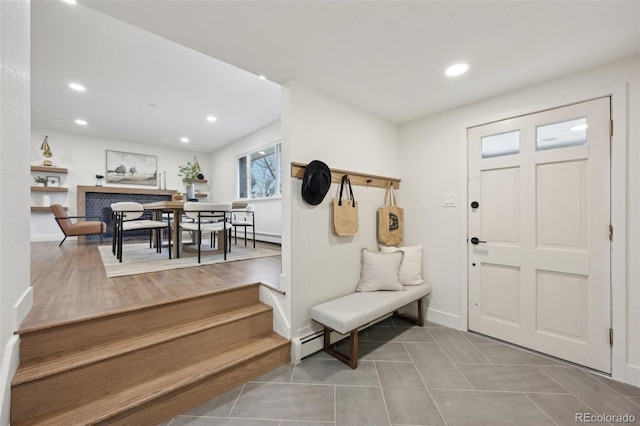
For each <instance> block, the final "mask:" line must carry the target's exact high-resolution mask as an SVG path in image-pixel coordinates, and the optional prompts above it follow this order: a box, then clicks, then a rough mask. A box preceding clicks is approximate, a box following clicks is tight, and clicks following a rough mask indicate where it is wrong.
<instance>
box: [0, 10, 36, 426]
mask: <svg viewBox="0 0 640 426" xmlns="http://www.w3.org/2000/svg"><path fill="white" fill-rule="evenodd" d="M0 72H1V73H0V194H2V196H0V354H1V356H0V424H3V425H6V424H9V409H10V405H11V404H10V383H11V378H12V377H13V374H14V372H15V370H16V368H17V367H18V362H19V359H18V351H19V346H20V345H19V339H18V338H17V336H14V335H13V332H14V331H15V330H16V329H17V328H18V325H19V324H20V323H21V322H22V320H23V319H24V316H25V315H26V314H27V312H28V311H29V309H31V305H32V303H33V296H32V292H31V286H30V279H29V275H30V267H31V265H30V263H31V256H30V247H29V240H28V239H27V238H25V237H26V235H28V233H29V220H28V217H29V211H30V210H29V200H28V199H27V198H26V197H25V196H24V194H25V193H26V191H28V190H29V185H30V184H31V183H30V177H29V161H28V158H29V128H30V126H31V123H30V121H31V103H30V90H31V89H30V5H29V2H28V1H10V2H7V1H2V2H0Z"/></svg>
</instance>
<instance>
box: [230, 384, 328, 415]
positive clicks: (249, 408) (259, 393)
mask: <svg viewBox="0 0 640 426" xmlns="http://www.w3.org/2000/svg"><path fill="white" fill-rule="evenodd" d="M230 417H234V418H238V417H239V418H252V419H282V420H303V421H333V420H334V387H333V386H323V385H299V384H280V383H247V384H246V385H245V387H244V389H243V390H242V393H241V394H240V397H239V398H238V401H237V402H236V405H235V406H234V407H233V410H231V414H230Z"/></svg>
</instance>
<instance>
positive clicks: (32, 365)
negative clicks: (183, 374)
mask: <svg viewBox="0 0 640 426" xmlns="http://www.w3.org/2000/svg"><path fill="white" fill-rule="evenodd" d="M271 309H272V308H271V307H270V306H268V305H266V304H264V303H262V302H257V303H255V304H253V305H249V306H247V307H244V308H240V309H235V310H233V311H228V312H224V313H221V314H217V315H214V316H211V317H209V318H204V319H201V320H198V321H192V322H189V323H186V324H181V325H177V326H175V327H172V328H169V329H165V330H161V331H156V332H153V333H149V334H147V335H144V336H136V337H132V338H127V339H123V340H120V341H116V342H109V343H105V344H101V345H97V346H92V347H88V348H84V349H81V350H77V351H73V352H68V353H62V354H56V355H55V356H52V357H48V358H45V359H36V360H32V361H30V362H29V363H28V364H27V365H24V366H23V365H21V366H20V367H19V368H18V371H16V374H15V375H14V377H13V380H12V383H11V384H12V386H18V385H21V384H24V383H28V382H30V381H34V380H38V379H42V378H45V377H49V376H52V375H55V374H59V373H62V372H65V371H69V370H73V369H75V368H79V367H82V366H85V365H88V364H91V363H94V362H98V361H102V360H105V359H109V358H112V357H115V356H119V355H123V354H126V353H131V352H134V351H137V350H140V349H143V348H147V347H150V346H153V345H157V344H160V343H164V342H166V341H169V340H173V339H176V338H179V337H182V336H186V335H188V334H194V333H198V332H200V331H203V330H207V329H210V328H215V327H219V326H222V325H225V324H229V323H231V322H234V321H237V320H240V319H243V318H248V317H251V316H253V315H257V314H260V313H264V312H267V311H270V310H271Z"/></svg>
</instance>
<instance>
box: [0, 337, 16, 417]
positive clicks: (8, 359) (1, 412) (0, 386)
mask: <svg viewBox="0 0 640 426" xmlns="http://www.w3.org/2000/svg"><path fill="white" fill-rule="evenodd" d="M3 354H4V356H3V357H2V365H0V424H2V425H8V424H9V419H10V414H11V380H12V378H13V375H14V374H15V372H16V370H17V369H18V365H19V364H20V337H19V336H17V335H16V336H11V337H10V338H9V341H8V342H7V345H6V346H5V348H4V351H3Z"/></svg>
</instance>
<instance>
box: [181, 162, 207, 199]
mask: <svg viewBox="0 0 640 426" xmlns="http://www.w3.org/2000/svg"><path fill="white" fill-rule="evenodd" d="M178 171H179V173H178V176H182V177H183V178H184V179H185V180H186V181H187V200H190V199H193V198H195V196H196V188H195V185H194V184H193V181H194V180H196V179H199V178H200V175H202V172H201V171H200V164H198V160H196V159H195V157H194V162H193V163H192V162H191V161H187V164H186V165H182V166H180V167H179V168H178Z"/></svg>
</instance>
